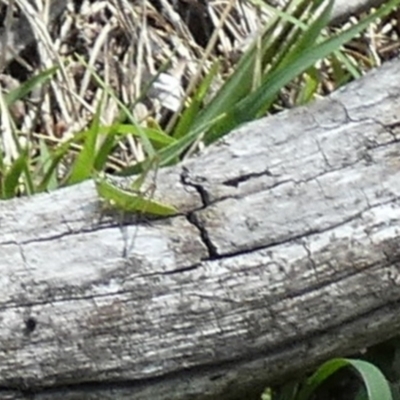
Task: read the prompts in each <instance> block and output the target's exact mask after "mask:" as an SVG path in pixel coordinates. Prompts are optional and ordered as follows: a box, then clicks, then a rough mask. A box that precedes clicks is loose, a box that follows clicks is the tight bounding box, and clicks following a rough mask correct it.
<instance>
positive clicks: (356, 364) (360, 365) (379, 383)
mask: <svg viewBox="0 0 400 400" xmlns="http://www.w3.org/2000/svg"><path fill="white" fill-rule="evenodd" d="M343 367H351V368H353V369H354V370H355V372H356V373H357V374H358V375H359V376H360V378H361V380H362V382H363V383H364V385H365V388H366V390H367V393H368V399H369V400H392V395H391V391H390V386H389V383H388V381H387V380H386V378H385V377H384V375H383V374H382V372H381V371H380V370H379V369H378V368H377V367H375V366H374V365H373V364H371V363H368V362H366V361H363V360H351V359H346V358H336V359H333V360H330V361H328V362H326V363H325V364H323V365H322V366H321V367H320V368H319V369H318V370H317V372H315V373H314V374H313V375H312V376H311V377H310V378H309V379H307V382H306V384H305V385H304V386H303V388H302V389H301V390H300V393H299V395H298V396H297V398H296V400H309V399H310V398H312V395H313V393H314V392H315V390H316V389H317V388H318V387H319V386H320V385H321V384H322V383H323V382H325V381H326V380H327V379H328V378H329V377H330V376H331V375H332V374H333V373H335V372H336V371H338V370H339V369H341V368H343Z"/></svg>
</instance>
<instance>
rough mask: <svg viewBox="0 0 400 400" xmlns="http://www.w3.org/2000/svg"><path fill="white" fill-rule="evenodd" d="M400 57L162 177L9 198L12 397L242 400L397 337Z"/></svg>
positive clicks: (5, 222) (7, 322)
mask: <svg viewBox="0 0 400 400" xmlns="http://www.w3.org/2000/svg"><path fill="white" fill-rule="evenodd" d="M399 79H400V62H399V60H396V61H394V62H391V63H388V64H387V65H385V66H383V67H382V68H380V69H378V70H375V71H373V72H372V73H370V74H368V75H367V76H366V77H365V78H364V79H361V80H359V81H357V82H354V83H352V84H350V85H348V86H347V87H346V88H345V89H343V90H340V91H338V92H336V93H334V94H333V95H331V96H330V97H329V98H326V99H324V100H321V101H318V102H316V103H314V104H313V105H311V106H309V107H307V108H298V109H293V110H291V111H287V112H283V113H281V114H279V115H277V116H274V117H270V118H266V119H262V120H259V121H256V122H253V123H250V124H247V125H245V126H243V127H242V128H240V129H238V130H237V131H235V132H233V133H232V134H231V135H229V136H228V137H227V138H226V139H224V140H222V141H220V142H219V143H218V144H217V145H215V146H212V147H211V148H209V149H207V150H206V151H205V152H204V153H203V154H201V155H199V156H198V157H196V158H193V159H191V160H188V161H186V162H185V163H183V164H181V165H178V166H177V167H174V168H172V169H169V170H163V171H160V172H159V176H158V183H157V196H158V197H160V198H162V199H163V201H165V202H167V203H170V204H173V205H175V206H176V207H178V209H179V210H180V211H181V214H180V215H178V216H175V217H172V218H168V219H161V220H156V221H147V222H143V223H140V224H138V223H135V221H134V220H133V221H131V222H130V223H127V225H125V226H121V223H120V219H119V218H118V217H112V216H103V217H101V215H100V211H101V208H100V205H99V201H98V199H97V196H96V193H95V190H94V186H93V183H92V182H86V183H83V184H80V185H76V186H73V187H69V188H65V189H62V190H58V191H55V192H53V193H50V194H43V195H38V196H34V197H32V198H29V199H28V198H24V199H17V200H11V201H6V202H1V203H0V229H1V235H0V271H1V276H0V321H1V325H0V326H1V329H0V398H1V399H13V400H14V399H25V398H32V397H29V396H32V395H33V394H32V393H34V397H33V398H34V399H35V400H50V399H52V400H53V399H63V400H70V399H110V398H113V399H115V398H118V399H132V400H133V399H135V400H136V399H145V398H146V399H147V398H154V399H162V400H163V399H215V398H219V399H239V398H246V399H252V398H258V397H257V396H258V395H259V393H260V391H261V390H262V388H263V387H264V386H265V385H267V384H271V383H273V382H277V381H279V380H282V379H284V377H285V376H287V375H288V374H293V373H295V374H296V373H299V372H304V371H305V370H306V369H307V368H309V367H312V366H315V365H317V364H318V363H320V362H322V361H324V360H326V359H328V358H330V357H332V356H338V355H345V354H349V353H351V352H352V351H357V350H359V349H361V348H362V347H363V346H366V345H370V344H374V343H377V342H380V341H383V340H385V339H386V338H388V337H390V336H392V335H394V334H397V333H398V329H399V327H400V313H399V300H400V288H399V284H400V281H399V259H400V250H399V245H398V243H399V228H398V227H399V223H400V202H399V198H400V183H399V182H400V172H399V171H400V145H399V126H400V119H399V106H400V87H399V85H398V82H399Z"/></svg>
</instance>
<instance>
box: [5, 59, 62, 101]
mask: <svg viewBox="0 0 400 400" xmlns="http://www.w3.org/2000/svg"><path fill="white" fill-rule="evenodd" d="M57 70H58V67H52V68H49V69H48V70H46V71H43V72H41V73H40V74H38V75H36V76H34V77H32V78H30V79H28V80H27V81H26V82H24V83H22V84H21V85H20V86H18V87H17V88H16V89H14V90H12V91H11V92H10V93H7V94H6V95H5V96H4V98H5V101H6V104H7V105H11V104H14V103H15V102H16V101H17V100H20V99H23V98H24V97H25V96H26V95H28V94H29V93H30V92H31V91H32V90H33V89H34V88H35V87H37V86H42V85H44V84H45V83H46V81H48V80H49V79H50V78H51V77H52V76H53V75H54V74H55V73H56V72H57Z"/></svg>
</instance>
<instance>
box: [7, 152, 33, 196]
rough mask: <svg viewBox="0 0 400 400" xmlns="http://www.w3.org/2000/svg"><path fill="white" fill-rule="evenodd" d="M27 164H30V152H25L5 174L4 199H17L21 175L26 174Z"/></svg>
mask: <svg viewBox="0 0 400 400" xmlns="http://www.w3.org/2000/svg"><path fill="white" fill-rule="evenodd" d="M27 164H29V158H28V152H27V151H23V152H22V153H21V154H20V155H19V157H18V158H17V159H16V160H15V161H14V162H13V163H12V165H11V166H10V167H9V169H8V170H7V171H6V173H5V176H4V179H3V187H2V198H3V199H11V198H13V197H15V194H16V190H17V187H18V184H19V183H20V178H21V175H22V174H23V172H25V170H26V167H27Z"/></svg>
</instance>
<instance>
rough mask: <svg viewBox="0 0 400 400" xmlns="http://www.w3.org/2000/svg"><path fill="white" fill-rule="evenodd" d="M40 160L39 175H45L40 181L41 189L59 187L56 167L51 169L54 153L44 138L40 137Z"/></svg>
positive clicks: (48, 189)
mask: <svg viewBox="0 0 400 400" xmlns="http://www.w3.org/2000/svg"><path fill="white" fill-rule="evenodd" d="M39 149H40V151H39V161H38V168H37V169H38V171H39V172H38V173H37V175H38V176H39V175H41V176H43V177H42V179H41V181H40V183H39V184H38V186H37V189H38V190H39V191H43V190H47V191H50V190H54V189H57V187H58V180H57V174H56V172H55V169H52V170H50V168H51V164H52V163H51V160H52V154H51V152H50V150H49V148H48V146H47V145H46V142H45V141H44V140H43V139H39Z"/></svg>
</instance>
